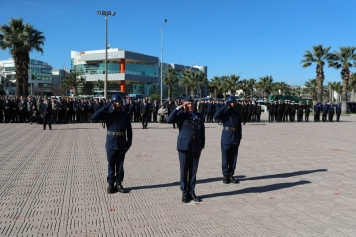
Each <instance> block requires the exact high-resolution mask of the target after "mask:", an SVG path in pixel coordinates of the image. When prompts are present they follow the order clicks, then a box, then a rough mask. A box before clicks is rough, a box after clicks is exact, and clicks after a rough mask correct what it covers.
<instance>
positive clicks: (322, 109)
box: [321, 103, 329, 122]
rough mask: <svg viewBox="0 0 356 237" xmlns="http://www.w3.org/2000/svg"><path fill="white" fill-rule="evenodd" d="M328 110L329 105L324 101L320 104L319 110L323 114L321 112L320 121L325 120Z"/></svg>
mask: <svg viewBox="0 0 356 237" xmlns="http://www.w3.org/2000/svg"><path fill="white" fill-rule="evenodd" d="M328 110H329V106H328V105H327V104H326V103H324V104H323V105H322V106H321V111H322V112H323V114H322V121H323V122H326V121H327V120H326V116H327V114H328Z"/></svg>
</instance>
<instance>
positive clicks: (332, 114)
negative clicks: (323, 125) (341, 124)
mask: <svg viewBox="0 0 356 237" xmlns="http://www.w3.org/2000/svg"><path fill="white" fill-rule="evenodd" d="M333 119H334V113H329V122H332V121H333Z"/></svg>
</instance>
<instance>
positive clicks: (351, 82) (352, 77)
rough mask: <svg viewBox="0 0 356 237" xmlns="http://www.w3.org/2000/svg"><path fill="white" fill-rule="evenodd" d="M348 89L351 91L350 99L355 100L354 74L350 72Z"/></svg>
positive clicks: (355, 81) (355, 78) (355, 84)
mask: <svg viewBox="0 0 356 237" xmlns="http://www.w3.org/2000/svg"><path fill="white" fill-rule="evenodd" d="M349 90H350V91H352V93H351V99H350V101H355V99H356V98H355V90H356V74H352V76H351V78H350V80H349Z"/></svg>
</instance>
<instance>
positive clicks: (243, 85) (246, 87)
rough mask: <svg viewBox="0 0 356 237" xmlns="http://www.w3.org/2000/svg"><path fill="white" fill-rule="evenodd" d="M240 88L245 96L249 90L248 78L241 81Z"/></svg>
mask: <svg viewBox="0 0 356 237" xmlns="http://www.w3.org/2000/svg"><path fill="white" fill-rule="evenodd" d="M238 88H239V89H240V90H242V94H243V96H244V97H245V96H246V95H247V92H248V90H249V85H248V81H247V79H243V80H241V81H239V87H238Z"/></svg>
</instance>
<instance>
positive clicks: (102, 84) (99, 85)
mask: <svg viewBox="0 0 356 237" xmlns="http://www.w3.org/2000/svg"><path fill="white" fill-rule="evenodd" d="M94 86H95V87H97V88H99V91H101V89H102V88H104V81H103V80H100V79H98V80H97V81H96V82H95V83H94Z"/></svg>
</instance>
